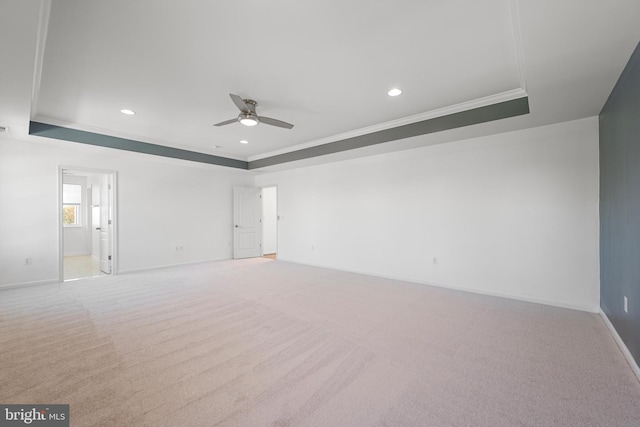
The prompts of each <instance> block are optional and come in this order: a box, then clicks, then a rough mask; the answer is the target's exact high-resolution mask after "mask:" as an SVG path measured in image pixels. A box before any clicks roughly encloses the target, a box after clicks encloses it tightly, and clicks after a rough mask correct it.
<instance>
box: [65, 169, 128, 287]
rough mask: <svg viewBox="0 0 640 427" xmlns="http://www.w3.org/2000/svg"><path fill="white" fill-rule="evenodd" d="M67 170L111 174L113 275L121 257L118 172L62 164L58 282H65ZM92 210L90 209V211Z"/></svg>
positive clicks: (115, 273) (116, 272) (116, 270)
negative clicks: (64, 222)
mask: <svg viewBox="0 0 640 427" xmlns="http://www.w3.org/2000/svg"><path fill="white" fill-rule="evenodd" d="M65 170H74V171H78V172H87V173H90V174H103V175H111V190H112V199H113V200H112V206H111V209H112V212H113V218H112V221H113V222H112V224H111V225H112V228H111V242H110V246H111V255H112V260H111V275H112V276H116V275H117V274H118V264H119V259H120V257H119V256H118V172H117V171H114V170H107V169H95V168H86V167H78V166H69V165H60V166H58V201H57V208H56V210H57V216H56V217H57V219H58V282H64V227H63V225H62V205H63V203H62V184H63V178H64V174H63V172H64V171H65ZM89 212H90V211H89Z"/></svg>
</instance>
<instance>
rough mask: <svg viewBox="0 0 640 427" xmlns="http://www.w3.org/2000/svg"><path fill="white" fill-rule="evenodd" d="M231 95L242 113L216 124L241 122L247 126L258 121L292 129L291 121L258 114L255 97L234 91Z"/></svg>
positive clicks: (253, 124)
mask: <svg viewBox="0 0 640 427" xmlns="http://www.w3.org/2000/svg"><path fill="white" fill-rule="evenodd" d="M229 96H230V97H231V100H232V101H233V103H234V104H236V107H238V109H239V110H240V114H238V117H237V118H235V119H231V120H225V121H224V122H220V123H216V124H215V125H214V126H224V125H230V124H231V123H235V122H240V123H242V124H243V125H245V126H255V125H257V124H258V123H264V124H267V125H271V126H277V127H280V128H285V129H291V128H292V127H293V125H292V124H291V123H287V122H283V121H282V120H276V119H272V118H271V117H265V116H258V114H256V107H257V106H258V103H257V102H256V101H254V100H253V99H242V98H240V97H239V96H238V95H234V94H232V93H230V94H229Z"/></svg>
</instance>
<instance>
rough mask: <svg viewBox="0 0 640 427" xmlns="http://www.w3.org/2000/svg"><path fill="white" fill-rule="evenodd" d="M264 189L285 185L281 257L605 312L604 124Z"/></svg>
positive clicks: (576, 124) (301, 175)
mask: <svg viewBox="0 0 640 427" xmlns="http://www.w3.org/2000/svg"><path fill="white" fill-rule="evenodd" d="M256 183H257V185H266V184H277V185H278V211H279V214H280V219H281V220H280V222H279V234H278V257H279V259H281V260H290V261H294V262H300V263H307V264H313V265H321V266H328V267H332V268H337V269H343V270H351V271H357V272H365V273H370V274H374V275H380V276H386V277H393V278H399V279H403V280H409V281H415V282H419V283H429V284H436V285H441V286H447V287H453V288H460V289H467V290H471V291H475V292H480V293H488V294H496V295H502V296H510V297H515V298H520V299H526V300H531V301H538V302H544V303H549V304H553V305H560V306H567V307H574V308H579V309H585V310H590V311H596V310H597V308H598V305H599V267H598V262H599V261H598V232H599V231H598V185H599V184H598V122H597V118H596V117H593V118H588V119H583V120H578V121H573V122H568V123H561V124H556V125H551V126H546V127H540V128H535V129H528V130H523V131H517V132H510V133H505V134H501V135H494V136H489V137H483V138H477V139H472V140H466V141H458V142H453V143H448V144H441V145H435V146H429V147H424V148H419V149H414V150H408V151H403V152H396V153H392V154H387V155H379V156H372V157H366V158H361V159H355V160H349V161H344V162H339V163H333V164H327V165H320V166H314V167H309V168H304V169H298V170H293V171H284V172H275V173H268V174H265V175H261V176H257V177H256ZM434 258H436V259H437V264H436V263H434V262H433V259H434Z"/></svg>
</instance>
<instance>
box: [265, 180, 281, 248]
mask: <svg viewBox="0 0 640 427" xmlns="http://www.w3.org/2000/svg"><path fill="white" fill-rule="evenodd" d="M277 197H278V188H277V187H266V188H263V189H262V252H263V253H265V254H274V253H276V252H277V251H278V202H277V200H278V199H277Z"/></svg>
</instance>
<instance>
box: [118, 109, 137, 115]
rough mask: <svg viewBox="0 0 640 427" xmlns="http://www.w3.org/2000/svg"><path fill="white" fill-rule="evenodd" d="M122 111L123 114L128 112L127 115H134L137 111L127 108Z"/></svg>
mask: <svg viewBox="0 0 640 427" xmlns="http://www.w3.org/2000/svg"><path fill="white" fill-rule="evenodd" d="M120 112H121V113H122V114H126V115H128V116H133V115H134V114H135V113H136V112H135V111H132V110H127V109H124V110H120Z"/></svg>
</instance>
